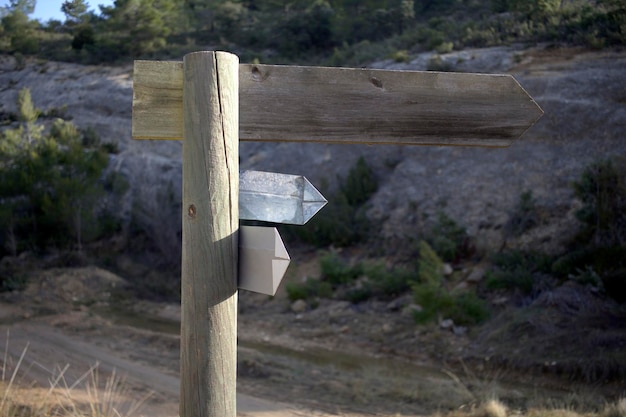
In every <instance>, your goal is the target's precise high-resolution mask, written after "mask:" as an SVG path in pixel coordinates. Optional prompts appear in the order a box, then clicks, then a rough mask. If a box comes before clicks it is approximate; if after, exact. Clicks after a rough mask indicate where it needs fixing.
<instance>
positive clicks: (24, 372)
mask: <svg viewBox="0 0 626 417" xmlns="http://www.w3.org/2000/svg"><path fill="white" fill-rule="evenodd" d="M107 333H110V332H107ZM0 344H1V345H2V346H6V347H8V356H9V358H11V359H12V361H13V363H16V362H17V360H18V358H19V357H20V355H21V354H22V352H23V351H24V349H27V350H26V355H25V359H24V362H23V364H22V366H21V367H20V373H19V379H18V383H19V384H20V385H31V384H32V383H36V384H38V385H41V386H44V387H46V386H48V385H49V384H50V380H51V378H53V376H55V375H58V374H59V372H60V370H61V369H62V368H63V367H64V366H65V365H67V364H69V365H70V367H69V368H68V370H67V371H66V372H65V374H64V379H65V381H66V382H67V383H68V384H72V383H73V381H76V380H78V379H79V378H80V377H81V376H82V375H84V374H85V373H86V372H88V371H89V369H90V368H91V367H92V366H93V365H94V364H98V370H99V375H100V378H103V379H104V378H106V377H107V376H109V375H111V374H112V373H113V372H116V373H117V374H118V375H119V376H120V377H122V378H124V379H125V380H126V383H127V384H128V385H129V386H131V387H132V392H134V393H135V394H137V396H142V395H143V394H145V393H147V392H150V391H152V392H153V395H151V397H150V400H149V401H148V402H147V403H146V404H145V406H144V407H143V408H142V410H141V413H142V414H143V415H149V416H154V417H170V416H177V415H178V396H179V386H180V380H179V378H178V377H177V376H175V375H172V374H170V373H167V372H164V371H162V370H160V369H158V368H156V367H151V366H147V365H145V364H141V363H138V362H136V361H132V360H128V359H126V358H124V357H122V356H123V355H121V354H120V353H119V352H114V351H111V350H109V349H106V348H103V347H102V346H98V345H96V344H95V343H90V342H87V341H85V340H84V338H81V337H80V336H79V335H68V334H66V333H65V332H64V331H62V330H60V329H57V328H54V327H51V326H49V325H46V324H45V323H41V322H32V321H23V322H19V323H17V324H14V325H3V326H0ZM237 408H238V415H239V416H247V417H262V416H270V415H271V416H276V417H301V416H319V417H323V416H324V414H320V413H315V412H312V411H310V410H301V409H298V408H296V407H294V406H290V405H286V404H280V403H276V402H271V401H267V400H263V399H259V398H254V397H251V396H249V395H245V394H238V395H237Z"/></svg>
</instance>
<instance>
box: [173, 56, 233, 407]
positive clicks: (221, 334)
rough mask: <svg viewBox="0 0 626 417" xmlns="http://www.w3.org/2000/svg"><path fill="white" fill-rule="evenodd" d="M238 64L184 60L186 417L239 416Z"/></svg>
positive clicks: (205, 58)
mask: <svg viewBox="0 0 626 417" xmlns="http://www.w3.org/2000/svg"><path fill="white" fill-rule="evenodd" d="M237 72H238V58H237V57H236V56H235V55H231V54H228V53H223V52H215V53H214V52H197V53H193V54H189V55H186V56H185V58H184V88H183V109H184V132H185V134H184V142H183V248H182V249H183V255H182V293H181V298H182V318H181V403H180V416H181V417H208V416H215V417H235V415H236V400H235V392H236V390H235V383H236V365H237V363H236V362H237V361H236V352H237V263H238V258H237V256H238V240H237V232H238V223H239V213H238V190H239V149H238V147H239V143H238V95H237V91H238V77H237Z"/></svg>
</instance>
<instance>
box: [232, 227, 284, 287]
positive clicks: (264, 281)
mask: <svg viewBox="0 0 626 417" xmlns="http://www.w3.org/2000/svg"><path fill="white" fill-rule="evenodd" d="M289 259H290V258H289V254H288V253H287V249H285V244H284V243H283V240H282V239H281V237H280V234H279V233H278V230H277V229H276V228H275V227H259V226H241V228H240V229H239V284H238V285H239V289H242V290H248V291H254V292H257V293H260V294H266V295H274V294H276V290H277V289H278V286H279V285H280V282H281V281H282V279H283V276H284V275H285V272H286V271H287V267H288V266H289Z"/></svg>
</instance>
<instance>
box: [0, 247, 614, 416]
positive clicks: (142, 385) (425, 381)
mask: <svg viewBox="0 0 626 417" xmlns="http://www.w3.org/2000/svg"><path fill="white" fill-rule="evenodd" d="M300 258H301V259H306V258H307V256H306V254H300ZM315 264H316V262H315V260H314V258H311V260H310V261H308V262H307V261H303V262H300V263H299V265H298V267H297V268H295V270H292V271H290V275H291V276H290V279H297V277H298V276H299V275H300V274H311V273H314V272H315ZM173 279H174V278H173ZM31 282H32V284H30V285H29V287H28V288H27V289H26V290H25V291H23V292H14V293H10V294H4V295H3V297H2V301H1V302H0V324H1V326H0V343H1V344H2V345H3V346H6V347H7V349H8V360H7V361H6V363H7V364H8V365H15V363H16V362H17V360H18V358H19V356H20V355H21V353H22V352H23V350H24V349H25V347H26V346H27V351H26V355H25V361H24V363H23V364H22V366H21V367H20V370H19V373H18V375H19V378H18V384H19V385H20V386H22V387H31V386H33V385H34V386H39V387H46V386H48V384H49V381H50V379H51V378H52V377H53V376H54V375H58V374H59V372H60V370H61V369H63V368H64V367H65V366H66V365H69V369H67V370H66V371H65V373H64V380H65V381H68V383H69V384H71V383H73V381H76V380H77V379H79V378H80V377H81V375H83V374H84V373H85V372H87V371H88V370H89V369H90V368H91V367H92V366H94V365H95V364H98V369H99V373H100V375H101V378H102V379H104V378H105V377H106V376H107V375H110V374H111V373H112V372H113V371H114V370H115V372H116V373H117V374H118V375H120V376H121V377H123V378H124V379H125V380H126V384H127V385H128V387H129V390H128V391H127V393H126V395H127V396H128V397H129V398H131V399H134V400H138V399H140V398H143V397H145V395H146V394H147V393H149V392H151V393H152V394H151V396H150V397H149V399H148V401H147V402H146V403H145V405H144V408H143V409H142V411H141V414H142V415H150V416H157V417H158V416H163V417H165V416H174V415H177V408H178V406H177V401H178V393H179V378H178V366H179V365H178V357H179V337H178V327H179V323H180V307H179V306H178V305H176V304H171V303H159V302H152V301H145V300H136V299H133V298H128V293H127V292H126V291H125V287H126V283H125V281H124V280H123V279H122V278H120V277H118V276H116V275H115V274H112V273H110V272H108V271H105V270H103V269H100V268H97V267H82V268H57V269H49V270H43V271H36V272H32V276H31ZM282 291H283V290H282V289H281V291H280V292H279V294H277V296H276V297H274V298H270V297H267V296H261V295H256V294H251V293H241V294H240V315H239V321H238V335H239V337H238V338H239V349H238V397H237V398H238V411H239V415H242V416H270V415H271V416H278V417H290V416H330V415H341V416H355V417H356V416H366V415H381V416H384V415H389V416H391V415H394V416H412V415H424V414H430V413H434V412H435V411H442V410H443V411H445V410H453V409H459V408H465V409H469V408H471V407H472V406H473V405H476V404H479V403H480V402H481V401H484V400H485V399H488V398H493V397H497V398H499V399H500V400H502V401H504V402H505V403H506V404H507V405H508V406H509V407H517V408H518V409H524V408H527V407H530V406H534V405H541V404H551V405H558V404H565V405H568V406H571V405H572V401H573V400H572V398H574V399H575V400H574V401H575V403H574V405H575V406H576V405H580V406H582V407H589V406H593V405H597V406H601V405H602V404H603V403H604V402H605V401H612V400H613V399H616V398H619V397H620V395H621V396H623V395H624V394H626V392H625V391H624V386H625V384H624V374H622V375H621V376H619V375H618V376H617V377H615V375H613V377H612V378H608V377H607V378H604V377H601V376H600V377H598V378H596V379H595V380H594V381H591V382H589V381H587V382H585V381H584V380H583V379H581V378H578V379H575V380H570V379H568V378H563V375H562V374H561V375H559V372H556V370H557V369H558V367H557V364H556V363H555V364H551V363H548V364H547V366H546V367H545V369H534V368H533V366H530V367H529V371H528V372H524V371H523V370H520V367H515V366H513V365H514V364H510V365H511V366H508V367H507V366H505V365H506V363H505V361H504V360H500V361H499V362H497V361H496V359H497V354H499V355H501V356H502V357H501V358H500V359H507V358H508V359H511V358H514V357H515V355H506V354H504V352H506V350H511V351H512V350H514V349H515V348H517V350H520V349H519V348H520V347H523V346H524V344H532V345H533V346H534V347H535V349H536V350H538V352H537V354H536V355H535V357H533V356H532V355H531V354H528V355H526V356H525V357H524V359H525V360H526V361H530V363H531V365H535V364H537V363H538V361H541V360H542V358H543V356H542V355H546V354H548V355H555V354H556V355H557V356H556V357H558V352H559V346H555V345H554V344H553V343H542V342H541V337H545V336H546V334H551V335H552V336H555V335H556V334H557V333H555V328H556V327H558V326H561V327H564V326H563V321H562V320H563V318H564V317H565V315H558V314H557V313H556V311H557V310H558V309H557V308H554V306H558V305H561V306H563V305H567V306H569V309H568V310H567V311H564V313H565V314H566V315H570V316H573V317H574V318H575V319H576V320H579V321H580V320H582V317H583V315H582V313H580V311H590V312H593V314H591V315H586V316H585V317H591V319H590V320H591V321H590V322H589V323H585V324H584V325H585V329H587V330H581V329H582V328H576V327H575V326H572V325H571V323H570V325H568V326H565V327H566V328H567V329H569V330H563V331H561V332H560V333H558V334H559V335H560V336H561V339H562V341H563V340H569V344H570V345H572V346H574V345H577V344H576V343H575V342H576V339H575V338H580V337H581V335H580V334H579V333H580V332H581V331H589V327H590V326H603V327H602V328H601V330H602V334H603V335H604V337H603V338H602V340H601V341H600V345H602V343H604V345H606V343H608V342H611V343H612V344H613V345H614V346H613V350H612V351H611V352H612V353H613V354H614V356H615V358H616V360H617V361H618V363H617V365H618V368H617V369H623V367H624V360H623V357H621V358H620V357H619V355H618V354H619V352H622V356H623V351H624V349H623V347H624V346H626V343H625V342H626V337H625V336H624V323H626V313H624V311H623V309H621V310H620V309H619V308H608V307H606V304H605V303H601V302H600V301H599V300H597V302H596V303H594V304H590V303H589V302H590V300H591V299H589V298H586V299H576V298H575V300H577V301H580V302H581V303H583V304H582V305H585V306H586V308H576V306H575V303H574V304H572V298H571V297H572V295H571V294H570V295H569V296H567V294H566V295H563V294H561V295H560V297H566V296H567V300H565V301H564V300H561V301H559V300H558V296H559V295H558V294H555V295H554V297H553V298H549V297H548V298H547V299H546V297H544V298H543V299H541V298H540V299H538V300H537V303H538V304H542V303H543V304H544V305H547V306H549V307H550V306H551V307H552V310H543V312H544V313H543V315H542V314H539V313H537V314H534V316H532V319H529V320H528V322H523V323H526V325H525V326H526V327H524V328H525V329H526V330H524V331H523V332H520V330H519V329H518V330H517V333H515V332H509V333H506V332H504V331H503V330H502V329H503V328H504V329H506V327H503V326H498V325H497V323H498V320H494V321H493V322H494V323H496V324H492V325H487V326H485V327H483V328H480V329H476V330H471V331H469V332H466V333H464V334H454V333H453V332H452V331H450V330H444V329H441V328H439V327H438V326H436V325H433V326H426V327H424V326H421V327H417V326H416V325H415V324H414V323H413V321H412V318H411V317H410V315H407V314H403V313H402V312H399V311H392V310H393V309H390V303H389V302H382V301H370V302H367V303H362V304H350V303H348V302H343V301H333V300H320V301H319V305H318V306H317V307H316V308H312V307H310V306H309V307H307V308H306V309H305V310H303V311H301V312H299V313H294V312H293V311H291V308H290V303H288V302H287V300H286V297H285V295H284V294H283V293H282ZM570 292H572V291H570ZM573 293H574V295H573V296H574V297H580V295H581V294H582V292H576V291H573ZM603 306H604V307H603ZM613 307H615V306H613ZM598 309H600V310H598ZM546 312H547V313H546ZM505 313H507V312H506V311H505V312H504V313H503V315H502V317H503V319H502V320H508V321H507V323H511V322H513V323H516V321H515V320H512V319H511V318H510V317H508V319H507V316H506V314H505ZM509 313H510V312H509ZM607 313H609V314H608V317H609V318H611V320H613V324H611V320H604V321H601V320H600V319H598V317H599V316H605V317H607ZM620 314H621V315H620ZM558 317H560V319H561V321H559V320H558V319H557V318H558ZM594 317H595V320H594V319H593V318H594ZM517 322H519V320H518V321H517ZM528 323H531V324H528ZM533 323H534V325H535V328H533V329H532V330H533V331H530V330H528V328H529V326H530V327H532V324H533ZM540 323H543V325H544V326H543V327H548V330H547V333H546V332H543V333H542V332H541V331H540V330H538V329H539V328H541V326H539V324H540ZM581 323H582V322H581ZM498 331H499V332H500V333H499V334H498ZM568 332H569V333H568ZM598 334H599V333H598ZM568 335H569V339H568ZM572 336H573V337H572ZM520 337H521V339H520ZM598 337H599V336H598ZM516 338H517V339H516ZM562 341H561V342H559V343H562ZM516 345H517V346H516ZM600 345H598V344H596V345H590V346H587V347H586V349H588V350H586V351H585V350H582V351H572V349H563V350H564V351H565V350H567V351H568V355H570V356H572V355H578V359H579V360H581V361H587V362H591V359H589V358H590V356H592V355H593V354H594V353H596V354H600V353H601V352H600V351H599V350H598V349H599V348H602V346H600ZM599 346H600V347H599ZM620 346H621V347H620ZM488 348H489V349H491V350H492V351H491V353H489V355H485V353H486V352H487V349H488ZM604 348H606V346H605V347H604ZM604 348H603V349H604ZM494 349H495V351H493V350H494ZM593 349H595V351H594V350H593ZM522 350H523V349H522ZM494 352H495V353H494ZM496 353H497V354H496ZM487 356H489V357H493V366H490V364H489V357H487ZM533 358H534V361H533ZM620 360H621V363H620V362H619V361H620ZM596 362H599V361H596ZM522 365H523V366H529V365H528V364H527V363H523V364H522ZM613 365H614V364H613ZM610 366H611V364H609V369H613V368H610ZM619 367H622V368H619ZM540 368H541V367H540ZM551 368H553V369H551ZM9 369H11V367H10V366H9ZM78 391H80V389H78ZM576 401H577V402H576Z"/></svg>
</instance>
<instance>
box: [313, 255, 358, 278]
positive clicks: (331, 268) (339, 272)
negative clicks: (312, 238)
mask: <svg viewBox="0 0 626 417" xmlns="http://www.w3.org/2000/svg"><path fill="white" fill-rule="evenodd" d="M320 272H321V274H322V279H323V280H325V281H328V282H329V283H331V284H332V285H341V284H349V283H352V282H353V281H354V280H356V279H357V278H358V277H359V276H361V275H362V274H363V268H362V266H361V265H360V264H357V265H355V266H351V265H348V264H347V263H346V262H344V261H343V260H342V259H341V258H339V256H337V255H336V254H334V253H329V254H327V255H324V256H322V257H321V258H320Z"/></svg>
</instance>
